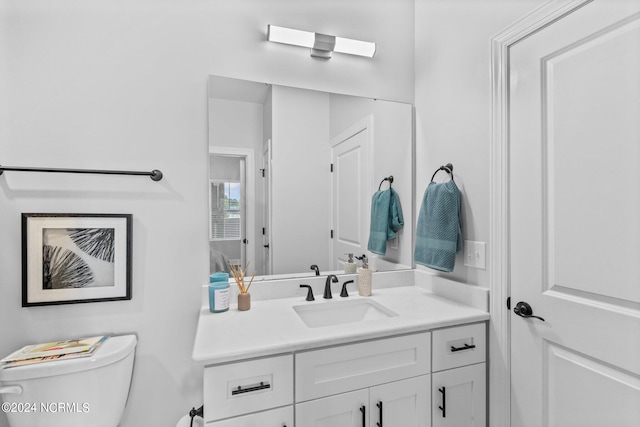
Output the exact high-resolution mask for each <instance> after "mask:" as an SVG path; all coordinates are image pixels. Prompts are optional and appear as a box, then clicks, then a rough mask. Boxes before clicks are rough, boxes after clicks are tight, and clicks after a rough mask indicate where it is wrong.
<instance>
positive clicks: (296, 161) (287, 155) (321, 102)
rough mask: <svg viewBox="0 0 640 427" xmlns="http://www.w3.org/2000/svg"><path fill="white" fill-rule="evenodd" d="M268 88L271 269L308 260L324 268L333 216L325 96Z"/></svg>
mask: <svg viewBox="0 0 640 427" xmlns="http://www.w3.org/2000/svg"><path fill="white" fill-rule="evenodd" d="M271 91H272V108H273V121H272V129H273V140H272V142H271V144H272V153H271V158H272V160H271V177H272V181H271V184H272V185H271V189H272V193H271V203H272V206H271V212H272V217H271V242H270V245H271V258H272V262H273V272H274V273H276V274H282V273H295V272H301V271H308V270H309V266H310V265H311V264H316V265H318V267H319V268H320V270H321V271H327V270H330V268H329V243H330V240H329V224H330V215H331V210H330V208H331V202H330V201H331V198H330V186H329V183H330V182H331V175H330V171H329V164H330V162H331V156H330V151H329V143H328V141H329V94H327V93H324V92H318V91H309V90H304V89H296V88H291V87H285V86H273V87H272V89H271ZM292 159H293V161H292ZM322 225H326V227H322Z"/></svg>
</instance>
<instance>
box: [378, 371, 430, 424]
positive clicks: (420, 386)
mask: <svg viewBox="0 0 640 427" xmlns="http://www.w3.org/2000/svg"><path fill="white" fill-rule="evenodd" d="M429 377H430V376H429V375H422V376H420V377H416V378H410V379H407V380H402V381H396V382H393V383H388V384H383V385H380V386H376V387H372V388H371V389H370V390H369V418H370V421H369V426H370V427H378V426H381V427H429V426H430V425H431V396H430V394H431V387H430V381H429Z"/></svg>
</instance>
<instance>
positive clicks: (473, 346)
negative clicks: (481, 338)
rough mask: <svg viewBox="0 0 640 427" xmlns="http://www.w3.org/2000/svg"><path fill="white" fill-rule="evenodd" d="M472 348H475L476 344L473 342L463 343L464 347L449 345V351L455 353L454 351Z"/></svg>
mask: <svg viewBox="0 0 640 427" xmlns="http://www.w3.org/2000/svg"><path fill="white" fill-rule="evenodd" d="M472 348H476V345H475V344H471V345H469V344H466V343H465V345H464V347H454V346H451V352H452V353H455V352H456V351H461V350H471V349H472Z"/></svg>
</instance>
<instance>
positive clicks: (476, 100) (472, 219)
mask: <svg viewBox="0 0 640 427" xmlns="http://www.w3.org/2000/svg"><path fill="white" fill-rule="evenodd" d="M545 2H546V0H485V1H473V0H416V2H415V6H416V7H415V20H416V21H415V33H416V36H415V51H416V55H415V67H416V71H415V77H416V78H415V85H416V86H415V90H416V93H415V114H416V159H415V162H416V170H417V174H416V195H415V197H416V211H415V214H416V218H417V215H418V213H419V210H420V203H421V202H422V197H423V194H424V190H425V189H426V187H427V185H428V183H429V181H430V179H431V176H432V175H433V172H434V171H435V170H436V169H437V168H438V167H439V166H441V165H444V164H447V163H452V164H453V167H454V175H455V180H456V183H457V184H458V186H459V187H460V189H461V191H462V234H463V236H464V239H465V240H474V241H481V242H487V255H488V253H489V249H488V248H489V245H491V242H490V241H489V232H490V231H489V197H490V194H489V172H490V170H489V167H490V164H489V162H490V157H489V155H490V143H491V140H490V138H491V74H490V72H491V37H493V36H494V35H496V34H498V33H499V32H500V31H502V30H503V29H505V28H506V27H508V26H509V25H511V24H512V23H514V22H515V21H516V20H518V19H519V18H521V17H523V16H524V15H526V14H528V13H529V12H531V11H532V10H534V9H535V8H537V7H539V6H541V5H542V4H543V3H545ZM446 176H447V174H446V173H445V172H439V174H438V175H437V176H436V181H441V180H446V179H448V178H446ZM488 263H489V260H488V259H487V265H488ZM419 268H422V267H419ZM447 277H448V278H450V279H453V280H457V281H461V282H465V283H470V284H474V285H479V286H483V287H489V274H488V271H487V270H479V269H475V268H470V267H466V266H464V265H463V259H462V255H458V257H457V259H456V266H455V269H454V271H453V272H452V273H449V274H447Z"/></svg>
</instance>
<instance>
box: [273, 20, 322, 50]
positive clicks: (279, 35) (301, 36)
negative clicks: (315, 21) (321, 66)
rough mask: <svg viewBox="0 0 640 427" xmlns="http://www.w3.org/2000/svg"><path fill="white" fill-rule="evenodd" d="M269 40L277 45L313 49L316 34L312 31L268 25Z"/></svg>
mask: <svg viewBox="0 0 640 427" xmlns="http://www.w3.org/2000/svg"><path fill="white" fill-rule="evenodd" d="M267 40H269V41H270V42H275V43H284V44H290V45H294V46H302V47H308V48H313V43H314V42H315V33H312V32H310V31H302V30H294V29H293V28H285V27H277V26H275V25H267Z"/></svg>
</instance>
